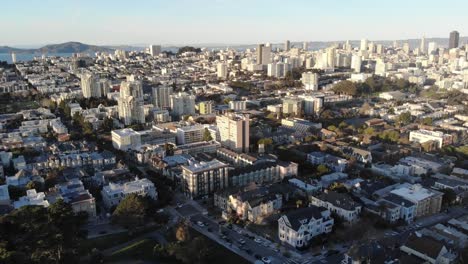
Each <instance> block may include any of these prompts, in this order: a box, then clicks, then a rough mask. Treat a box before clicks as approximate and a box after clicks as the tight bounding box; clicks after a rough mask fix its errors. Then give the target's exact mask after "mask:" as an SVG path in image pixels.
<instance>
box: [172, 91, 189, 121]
mask: <svg viewBox="0 0 468 264" xmlns="http://www.w3.org/2000/svg"><path fill="white" fill-rule="evenodd" d="M170 101H171V110H172V115H173V116H174V117H176V118H180V117H181V116H183V115H194V114H195V96H194V95H189V94H187V93H178V94H173V95H171V96H170Z"/></svg>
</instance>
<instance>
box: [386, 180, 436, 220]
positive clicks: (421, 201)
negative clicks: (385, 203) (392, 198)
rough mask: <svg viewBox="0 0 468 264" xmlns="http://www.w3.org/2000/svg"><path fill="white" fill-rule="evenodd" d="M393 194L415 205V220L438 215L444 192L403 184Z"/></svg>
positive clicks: (417, 185)
mask: <svg viewBox="0 0 468 264" xmlns="http://www.w3.org/2000/svg"><path fill="white" fill-rule="evenodd" d="M391 193H393V194H395V195H398V196H400V197H403V198H405V199H406V200H408V201H411V202H413V203H414V204H415V206H416V211H415V214H414V218H418V217H422V216H427V215H432V214H436V213H438V212H440V208H441V206H442V196H443V193H442V192H439V191H436V190H432V189H426V188H424V187H422V186H421V185H419V184H414V185H411V184H403V185H401V186H400V187H399V188H397V189H395V190H392V191H391Z"/></svg>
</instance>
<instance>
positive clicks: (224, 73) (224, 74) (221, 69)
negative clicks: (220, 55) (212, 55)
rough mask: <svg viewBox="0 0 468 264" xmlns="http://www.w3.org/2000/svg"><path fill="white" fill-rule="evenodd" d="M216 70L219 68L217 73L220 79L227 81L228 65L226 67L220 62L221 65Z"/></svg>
mask: <svg viewBox="0 0 468 264" xmlns="http://www.w3.org/2000/svg"><path fill="white" fill-rule="evenodd" d="M216 68H217V69H216V72H217V75H218V78H220V79H226V78H227V65H226V63H223V62H220V63H218V65H217V67H216Z"/></svg>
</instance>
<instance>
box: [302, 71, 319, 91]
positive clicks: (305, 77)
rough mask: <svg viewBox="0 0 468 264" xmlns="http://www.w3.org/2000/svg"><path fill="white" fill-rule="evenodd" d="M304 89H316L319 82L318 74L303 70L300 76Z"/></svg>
mask: <svg viewBox="0 0 468 264" xmlns="http://www.w3.org/2000/svg"><path fill="white" fill-rule="evenodd" d="M301 81H302V84H303V85H304V89H305V90H308V91H317V90H318V83H319V75H318V73H314V72H304V73H302V78H301Z"/></svg>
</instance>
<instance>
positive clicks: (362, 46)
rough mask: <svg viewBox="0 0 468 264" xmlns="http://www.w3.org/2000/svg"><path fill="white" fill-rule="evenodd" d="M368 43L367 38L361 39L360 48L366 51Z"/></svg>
mask: <svg viewBox="0 0 468 264" xmlns="http://www.w3.org/2000/svg"><path fill="white" fill-rule="evenodd" d="M368 43H369V41H368V40H367V39H362V40H361V48H360V50H362V51H366V50H367V46H368Z"/></svg>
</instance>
